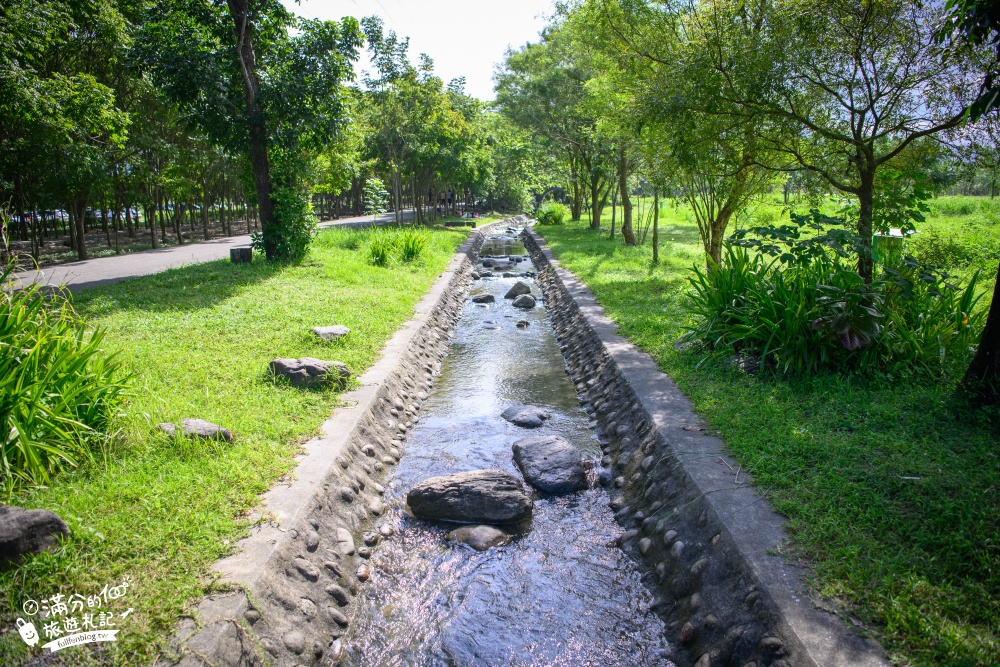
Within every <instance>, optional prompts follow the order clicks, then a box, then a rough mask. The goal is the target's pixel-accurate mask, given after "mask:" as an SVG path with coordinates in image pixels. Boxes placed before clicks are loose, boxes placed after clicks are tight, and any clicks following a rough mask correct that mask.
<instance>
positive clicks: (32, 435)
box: [0, 265, 125, 502]
mask: <svg viewBox="0 0 1000 667" xmlns="http://www.w3.org/2000/svg"><path fill="white" fill-rule="evenodd" d="M13 268H14V267H13V265H9V266H8V267H7V269H6V270H5V271H4V272H3V273H2V275H0V284H3V285H6V284H7V281H8V279H9V277H10V275H11V272H12V270H13ZM103 343H104V333H103V331H102V330H101V329H97V330H95V331H93V332H91V333H88V331H87V325H86V323H85V322H84V321H83V320H81V319H80V318H79V317H77V315H76V313H75V312H74V310H73V308H72V306H71V305H70V304H69V302H68V301H66V300H65V299H64V298H63V297H61V296H58V295H56V296H52V297H47V296H46V293H45V292H44V291H43V289H42V288H40V287H38V286H35V285H32V286H30V287H26V288H25V289H23V290H20V291H12V292H7V291H6V290H2V291H0V434H3V440H2V442H0V488H2V491H3V493H4V494H5V496H6V500H7V502H10V499H11V496H12V494H13V493H14V492H15V491H16V490H18V489H19V488H20V487H21V486H23V485H35V484H47V483H48V482H49V480H50V479H51V477H52V475H53V474H54V473H55V472H57V471H58V470H60V469H61V468H65V467H71V468H72V467H76V466H78V465H80V464H81V463H83V462H86V461H90V460H92V458H93V448H94V447H95V446H97V445H99V444H100V442H101V441H102V439H103V438H106V437H108V430H109V428H111V425H112V421H113V419H114V417H115V415H116V414H117V412H118V410H119V408H120V407H121V405H122V402H123V400H124V396H125V379H124V373H123V369H122V364H121V361H120V360H119V359H118V357H116V356H115V355H108V354H106V353H105V351H104V349H103V347H102V345H103Z"/></svg>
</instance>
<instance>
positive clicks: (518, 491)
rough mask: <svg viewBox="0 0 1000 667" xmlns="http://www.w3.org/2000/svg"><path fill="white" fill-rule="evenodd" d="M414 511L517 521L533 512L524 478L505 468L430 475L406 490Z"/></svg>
mask: <svg viewBox="0 0 1000 667" xmlns="http://www.w3.org/2000/svg"><path fill="white" fill-rule="evenodd" d="M406 502H407V504H408V505H409V506H410V511H411V512H413V515H414V516H416V517H418V518H420V519H430V520H433V521H458V522H461V523H501V524H502V523H517V522H519V521H521V520H522V519H524V518H525V517H527V516H529V515H530V514H531V506H532V504H531V498H529V497H528V495H527V494H526V493H525V492H524V488H523V487H522V485H521V480H519V479H518V478H517V477H514V476H513V475H511V474H510V473H507V472H503V471H502V470H473V471H470V472H459V473H455V474H453V475H444V476H441V477H431V478H430V479H426V480H424V481H423V482H421V483H420V484H417V485H416V486H414V487H413V488H412V489H410V492H409V493H407V494H406Z"/></svg>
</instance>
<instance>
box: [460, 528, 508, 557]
mask: <svg viewBox="0 0 1000 667" xmlns="http://www.w3.org/2000/svg"><path fill="white" fill-rule="evenodd" d="M447 540H448V541H449V542H461V543H462V544H467V545H469V546H470V547H472V548H473V549H475V550H476V551H486V550H487V549H490V548H492V547H499V546H502V545H504V544H507V543H508V542H510V535H508V534H507V533H505V532H504V531H502V530H500V529H499V528H494V527H493V526H482V525H480V526H462V527H461V528H456V529H455V530H453V531H451V532H450V533H448V537H447Z"/></svg>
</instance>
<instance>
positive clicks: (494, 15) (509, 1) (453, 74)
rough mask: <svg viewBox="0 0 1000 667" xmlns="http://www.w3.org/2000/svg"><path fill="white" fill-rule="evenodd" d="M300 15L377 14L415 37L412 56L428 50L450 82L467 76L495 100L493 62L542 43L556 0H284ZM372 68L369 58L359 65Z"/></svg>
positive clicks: (473, 88)
mask: <svg viewBox="0 0 1000 667" xmlns="http://www.w3.org/2000/svg"><path fill="white" fill-rule="evenodd" d="M283 3H284V5H285V7H287V8H288V9H289V10H290V11H292V12H294V13H295V14H297V15H299V16H303V17H305V18H315V19H322V20H334V21H339V20H340V19H341V18H342V17H344V16H354V17H356V18H357V19H358V20H360V19H361V18H362V17H364V16H371V15H376V16H379V17H380V18H381V19H382V20H383V21H384V22H385V27H386V30H387V31H388V30H395V31H396V34H397V35H399V36H400V37H409V38H410V61H411V62H412V63H414V64H416V63H417V56H418V54H420V53H426V54H427V55H429V56H430V57H431V59H432V60H433V61H434V71H435V73H436V74H437V75H438V76H439V77H441V79H442V80H444V82H445V84H447V83H448V81H450V80H451V79H455V78H458V77H460V76H464V77H465V80H466V84H465V92H466V93H467V94H469V95H472V96H474V97H478V98H479V99H481V100H492V99H493V97H494V94H493V67H494V65H495V64H496V63H498V62H500V61H501V60H502V59H503V55H504V52H505V51H506V50H507V47H508V46H511V47H514V48H518V47H520V46H522V45H524V44H525V43H526V42H537V41H538V33H539V31H541V29H542V27H543V26H544V25H545V24H546V22H547V21H546V20H545V17H546V16H549V15H551V14H552V12H553V2H552V0H434V1H429V0H300V2H295V0H283ZM355 69H356V70H357V71H358V72H360V71H361V70H363V69H370V66H369V65H368V63H367V59H366V58H362V60H361V61H360V62H359V63H358V64H357V65H355Z"/></svg>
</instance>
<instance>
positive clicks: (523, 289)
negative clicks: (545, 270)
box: [503, 280, 531, 299]
mask: <svg viewBox="0 0 1000 667" xmlns="http://www.w3.org/2000/svg"><path fill="white" fill-rule="evenodd" d="M522 294H531V287H529V286H528V284H527V283H525V282H523V281H520V280H518V281H517V282H516V283H514V286H513V287H511V288H510V289H509V290H507V293H506V294H504V295H503V298H505V299H516V298H517V297H519V296H521V295H522Z"/></svg>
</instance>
